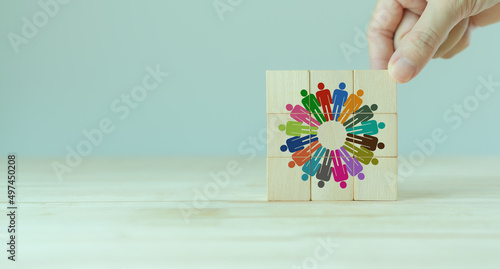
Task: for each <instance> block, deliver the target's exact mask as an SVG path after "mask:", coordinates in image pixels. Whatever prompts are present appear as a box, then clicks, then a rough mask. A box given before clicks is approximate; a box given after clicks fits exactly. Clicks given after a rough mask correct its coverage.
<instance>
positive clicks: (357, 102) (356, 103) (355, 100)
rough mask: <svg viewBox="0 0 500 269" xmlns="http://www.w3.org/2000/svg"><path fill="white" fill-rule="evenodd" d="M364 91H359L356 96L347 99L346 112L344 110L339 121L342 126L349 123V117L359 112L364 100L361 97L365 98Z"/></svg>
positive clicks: (352, 95)
mask: <svg viewBox="0 0 500 269" xmlns="http://www.w3.org/2000/svg"><path fill="white" fill-rule="evenodd" d="M363 94H364V92H363V90H358V91H357V92H356V94H351V95H349V97H348V98H347V100H346V101H345V103H344V110H342V114H340V116H339V118H338V119H337V121H340V122H341V123H342V124H344V122H346V121H347V119H348V118H349V116H350V115H351V114H353V113H354V111H356V110H358V108H359V107H361V105H362V104H363V99H361V98H360V97H361V96H363Z"/></svg>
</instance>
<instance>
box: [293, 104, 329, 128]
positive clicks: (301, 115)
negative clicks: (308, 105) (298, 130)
mask: <svg viewBox="0 0 500 269" xmlns="http://www.w3.org/2000/svg"><path fill="white" fill-rule="evenodd" d="M286 110H288V111H290V116H291V117H292V119H294V120H296V121H298V122H302V123H304V124H306V125H309V126H314V127H319V126H320V125H321V123H319V121H317V120H315V119H313V118H312V117H311V115H310V114H309V111H307V109H305V108H304V107H303V106H301V105H295V106H292V105H291V104H288V105H286Z"/></svg>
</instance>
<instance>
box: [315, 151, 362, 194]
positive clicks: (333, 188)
mask: <svg viewBox="0 0 500 269" xmlns="http://www.w3.org/2000/svg"><path fill="white" fill-rule="evenodd" d="M349 158H350V159H352V158H351V157H349ZM335 159H336V160H337V162H338V163H340V161H341V159H339V158H335ZM333 160H334V158H331V161H330V162H331V163H330V167H328V169H330V170H331V167H332V166H333ZM323 161H326V163H325V164H328V160H327V159H326V158H323ZM322 168H323V164H322ZM320 181H321V180H319V179H318V178H317V177H313V178H311V201H352V200H354V178H353V177H352V176H351V175H349V177H348V179H347V180H345V183H346V184H347V187H345V188H341V187H340V182H336V181H335V179H334V176H333V174H332V176H331V178H330V180H329V181H327V182H324V186H323V187H319V185H318V183H319V182H320Z"/></svg>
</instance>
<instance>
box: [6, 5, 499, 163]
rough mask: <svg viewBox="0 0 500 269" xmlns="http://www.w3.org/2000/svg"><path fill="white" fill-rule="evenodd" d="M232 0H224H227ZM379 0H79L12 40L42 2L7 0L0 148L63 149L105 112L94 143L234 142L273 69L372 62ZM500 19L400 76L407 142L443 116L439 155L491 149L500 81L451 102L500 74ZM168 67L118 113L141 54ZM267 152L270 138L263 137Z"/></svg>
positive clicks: (29, 152) (162, 148) (402, 135)
mask: <svg viewBox="0 0 500 269" xmlns="http://www.w3.org/2000/svg"><path fill="white" fill-rule="evenodd" d="M223 2H226V1H223ZM374 4H375V1H370V2H369V1H362V2H360V1H333V0H328V1H327V0H325V1H285V0H281V1H265V0H252V1H243V3H242V4H241V5H239V6H236V7H234V10H233V11H232V12H227V13H225V14H224V19H223V20H221V19H220V18H219V17H218V15H217V12H216V11H215V9H214V7H213V1H212V0H205V1H200V0H197V1H194V0H193V1H165V0H155V1H153V0H147V1H145V0H142V1H124V0H107V1H99V0H86V1H76V0H74V1H71V2H70V3H69V4H67V5H63V6H61V10H60V11H59V13H58V14H57V15H56V16H55V17H54V18H51V19H50V21H49V23H48V24H47V25H46V26H45V27H43V28H41V29H40V31H39V33H38V35H37V36H35V37H34V38H32V39H30V40H29V43H28V44H26V45H21V46H20V51H19V53H17V54H16V53H15V52H14V49H13V48H12V46H11V45H10V42H9V39H8V38H7V35H8V33H10V32H13V33H17V34H20V32H21V27H22V21H21V18H22V17H24V16H26V17H28V18H31V17H32V16H33V14H35V12H37V11H39V10H40V7H39V6H38V4H37V1H1V2H0V123H1V126H0V138H1V139H0V148H1V149H2V151H3V152H5V153H6V152H11V151H14V152H18V153H19V154H21V155H24V156H54V157H56V156H64V155H65V154H66V149H65V148H66V146H71V147H75V145H76V144H77V143H78V142H79V141H81V140H83V139H84V136H83V135H82V133H81V131H82V129H91V128H96V127H97V126H98V124H99V121H100V120H101V119H102V118H104V117H108V118H110V119H112V120H113V122H114V123H115V125H116V130H115V131H114V132H112V133H111V134H109V135H106V136H105V138H104V141H103V143H102V144H101V145H99V146H98V147H96V148H95V149H94V150H93V152H92V155H93V156H149V155H153V156H164V155H167V156H174V155H182V156H192V155H215V156H219V155H237V154H238V151H237V147H238V145H239V144H240V143H242V141H245V140H246V139H247V137H248V136H256V135H257V134H258V132H259V131H260V130H262V129H263V128H265V126H266V105H265V102H266V100H265V96H266V95H265V71H266V70H282V69H299V70H306V69H310V70H336V69H368V68H369V61H368V49H367V47H366V46H365V45H364V44H358V45H361V46H360V52H359V53H358V54H353V55H351V61H348V60H347V59H346V57H345V56H344V55H343V53H342V51H341V49H340V47H339V46H340V44H342V43H345V44H351V45H355V36H356V29H363V28H364V27H365V25H366V24H367V22H368V21H369V17H370V13H371V10H372V9H373V7H374ZM499 33H500V25H495V26H491V27H488V28H483V29H478V30H477V31H476V32H474V34H473V40H472V45H471V47H470V48H469V49H468V50H467V51H466V52H464V53H462V54H461V55H459V56H458V57H456V58H454V59H453V60H435V61H432V63H431V64H430V65H429V66H428V67H427V68H426V69H425V70H424V71H423V72H422V73H421V75H420V76H419V77H418V78H417V79H415V80H414V81H412V82H411V83H409V84H407V85H400V86H399V90H398V107H399V153H400V155H408V154H410V153H411V152H413V151H414V150H415V149H416V146H415V144H414V140H415V139H424V138H427V137H429V135H430V133H431V131H432V130H433V129H434V128H436V127H439V126H443V128H444V129H445V130H446V131H447V134H448V141H447V142H445V143H443V144H441V145H439V146H438V147H437V150H436V153H435V154H436V155H446V156H447V155H483V154H486V155H492V154H497V153H498V152H500V145H499V143H498V142H495V141H498V140H499V135H498V133H499V132H500V119H499V118H498V114H499V112H498V107H499V105H500V89H499V91H497V92H496V93H495V94H494V95H492V97H491V98H489V99H487V100H485V101H482V102H481V104H480V106H479V108H478V109H477V111H475V112H474V113H473V114H472V115H471V116H470V118H468V119H465V120H464V122H463V125H462V126H461V127H460V128H459V129H458V130H452V129H451V128H450V124H449V123H446V122H444V121H443V113H444V112H445V111H446V110H448V109H450V108H453V104H454V103H461V102H462V101H463V100H464V98H465V97H466V96H468V95H471V94H473V91H474V89H475V88H476V87H477V85H479V81H478V77H479V76H485V77H487V76H488V75H490V74H491V75H492V76H493V79H494V80H495V81H500V66H499V62H500V61H499V60H500V50H499V48H498V44H499V43H500V34H499ZM156 64H160V65H161V66H162V69H163V70H165V71H167V72H169V73H170V76H169V77H168V78H167V79H166V80H165V81H164V82H163V83H162V84H161V85H160V87H159V88H158V89H156V90H154V91H152V92H150V95H149V96H148V97H147V98H146V100H144V102H142V103H140V105H139V107H138V108H137V109H135V110H133V111H132V113H131V114H130V117H128V118H127V119H125V120H123V121H120V120H118V117H117V115H116V114H115V113H113V112H111V110H110V104H111V103H112V102H113V100H115V99H116V98H118V97H120V95H121V94H122V93H127V92H130V90H131V89H132V88H133V87H134V86H136V85H138V84H140V83H141V80H142V78H143V77H144V75H146V74H147V73H146V71H145V67H146V66H155V65H156ZM258 152H259V154H261V155H265V150H259V151H258Z"/></svg>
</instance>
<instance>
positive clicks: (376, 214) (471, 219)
mask: <svg viewBox="0 0 500 269" xmlns="http://www.w3.org/2000/svg"><path fill="white" fill-rule="evenodd" d="M263 151H264V149H262V150H261V151H260V152H261V153H263ZM251 157H252V156H251V155H250V154H246V153H245V154H244V155H243V156H240V157H235V158H194V157H191V158H187V157H176V158H157V159H150V158H149V159H148V158H136V159H96V158H86V159H85V160H84V162H83V164H82V165H80V166H78V167H76V168H75V169H74V171H73V172H72V173H70V174H67V175H66V176H65V177H64V178H65V179H64V181H63V182H59V181H58V180H57V177H56V176H55V174H54V172H53V170H52V167H51V163H52V161H55V160H54V159H32V160H31V159H26V158H23V157H22V156H21V157H19V158H20V159H19V170H18V171H19V181H18V190H19V196H18V198H19V200H18V202H19V225H20V230H19V240H20V241H19V261H18V262H17V263H15V264H14V263H12V262H9V261H7V259H6V258H5V254H4V255H2V257H1V259H0V268H6V269H11V268H12V269H16V268H23V269H24V268H42V269H44V268H51V269H67V268H76V269H86V268H98V269H100V268H106V269H137V268H145V269H152V268H154V269H156V268H162V269H163V268H273V269H275V268H293V267H302V264H303V263H304V261H309V262H310V260H311V259H312V258H314V253H315V251H316V249H317V248H318V247H320V246H322V244H321V243H322V242H325V241H327V240H331V242H333V243H334V246H333V248H332V252H331V253H329V254H328V255H326V254H325V257H324V258H323V259H321V260H318V261H317V262H318V268H359V269H365V268H389V269H392V268H397V269H400V268H410V269H417V268H418V269H420V268H432V269H433V268H439V269H442V268H454V269H456V268H458V269H462V268H464V269H470V268H481V269H496V268H498V264H500V256H499V255H498V246H499V245H500V215H499V214H498V208H500V196H499V193H500V180H499V177H498V171H497V170H496V167H497V166H498V163H500V159H499V158H495V157H491V158H478V157H474V158H453V157H447V158H442V159H440V158H432V157H430V158H428V159H427V160H426V162H425V163H424V164H423V165H421V166H417V167H414V169H413V170H409V169H406V170H405V172H404V173H403V174H402V175H401V177H400V178H399V180H400V183H399V195H398V196H399V197H398V201H394V202H380V201H375V202H372V201H354V202H349V201H347V202H342V201H339V202H320V201H315V202H279V203H275V202H273V203H269V202H267V199H266V169H265V167H266V159H265V158H251ZM400 158H401V164H402V165H403V164H404V163H406V162H407V161H408V158H407V157H400ZM57 161H61V162H63V163H64V160H57ZM0 162H1V163H5V159H2V160H0ZM231 162H236V163H238V164H239V165H240V168H241V171H240V173H238V174H237V175H234V176H231V177H230V180H229V183H228V184H227V186H224V187H221V188H220V189H219V191H218V193H217V195H216V196H215V197H213V198H210V199H208V200H206V201H204V200H202V199H199V200H197V198H198V196H197V195H196V194H195V193H196V190H198V191H200V192H201V193H203V192H204V188H205V186H207V184H209V183H211V182H214V181H213V178H212V176H211V174H212V173H215V174H217V173H219V172H222V171H225V170H226V168H227V164H228V163H231ZM0 174H3V175H5V174H6V167H5V166H0ZM0 193H4V194H5V193H6V185H5V184H0ZM0 199H1V200H0V201H1V202H2V204H0V222H1V223H2V224H1V225H2V226H1V229H0V242H3V243H5V242H6V235H7V233H6V229H5V228H6V226H5V225H6V223H7V220H6V211H5V208H6V207H5V206H6V204H5V202H6V200H5V199H6V195H1V196H0ZM197 201H199V204H197V205H198V208H196V207H195V204H194V202H197ZM188 209H192V210H193V211H192V212H193V214H192V215H185V214H184V213H185V212H189V211H183V210H188ZM320 250H321V249H320ZM324 253H326V252H325V251H321V254H324ZM311 257H312V258H311ZM360 257H362V258H360ZM305 264H306V265H308V264H307V262H306V263H305ZM303 268H307V267H306V266H304V267H303Z"/></svg>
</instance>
